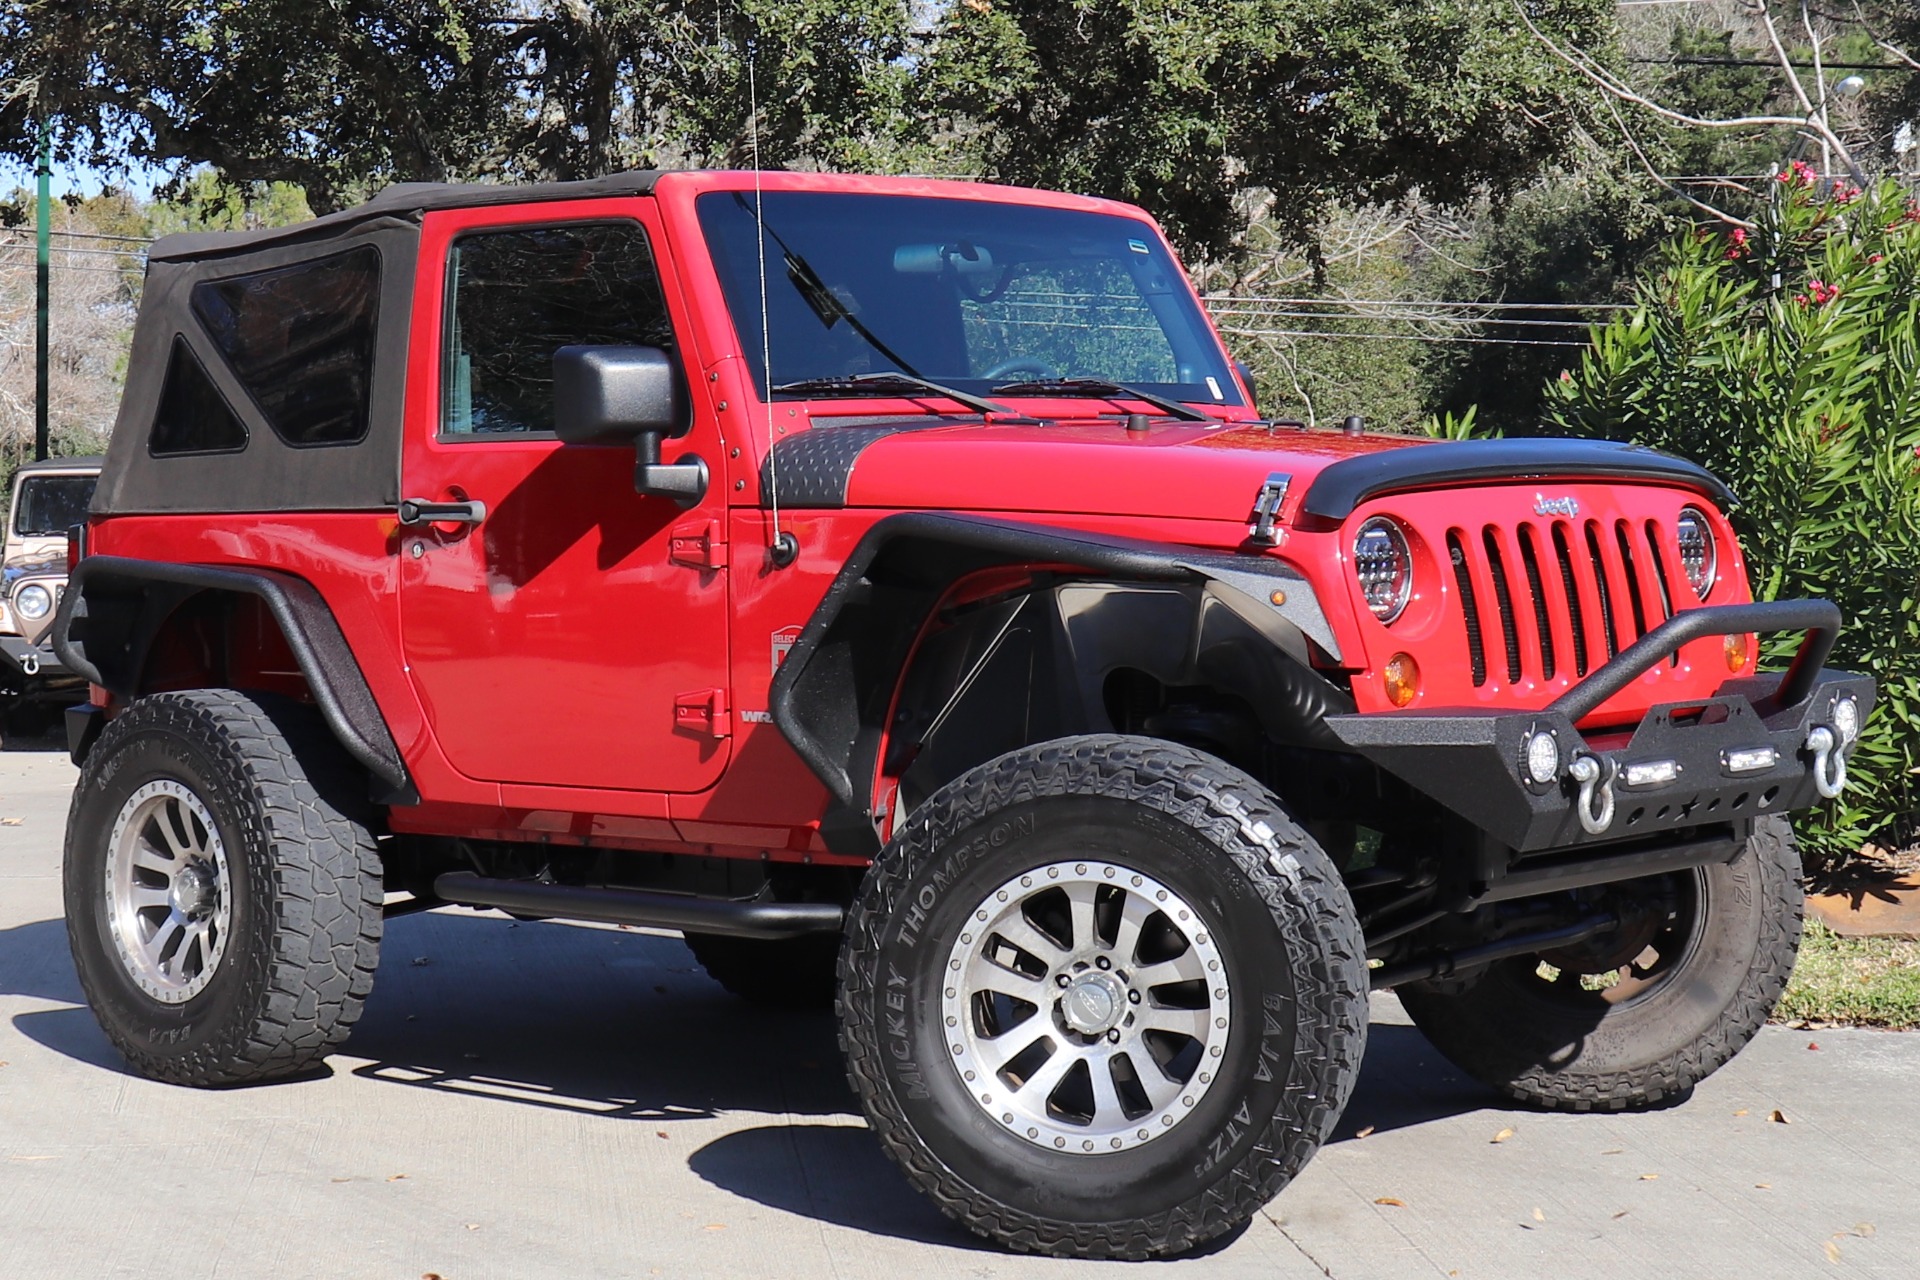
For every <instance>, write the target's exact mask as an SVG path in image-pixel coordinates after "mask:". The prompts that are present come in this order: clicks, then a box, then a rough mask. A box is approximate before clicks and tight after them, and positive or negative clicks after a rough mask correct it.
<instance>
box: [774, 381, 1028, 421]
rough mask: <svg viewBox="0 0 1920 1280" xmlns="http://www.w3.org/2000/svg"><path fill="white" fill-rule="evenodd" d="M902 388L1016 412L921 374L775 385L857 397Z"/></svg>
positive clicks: (795, 392)
mask: <svg viewBox="0 0 1920 1280" xmlns="http://www.w3.org/2000/svg"><path fill="white" fill-rule="evenodd" d="M901 390H910V391H926V392H931V393H932V394H934V395H936V396H944V397H945V398H946V399H948V400H951V401H953V402H954V403H955V404H963V405H965V406H967V408H969V409H972V410H974V411H976V412H978V413H1005V414H1011V413H1013V410H1011V409H1009V408H1007V406H1005V405H1003V404H995V403H994V402H993V401H991V400H988V399H985V398H983V397H981V396H976V395H972V394H970V393H968V392H965V391H960V390H956V389H955V388H953V387H948V386H942V385H941V384H940V383H938V382H934V381H932V380H931V379H928V378H923V377H921V376H920V375H919V374H917V373H893V372H885V373H855V374H842V375H839V376H836V377H826V378H801V379H800V380H799V381H797V382H783V383H781V384H780V385H779V386H777V387H775V388H774V391H775V393H776V394H777V393H781V392H785V393H786V394H788V395H805V394H808V393H813V394H818V395H827V394H832V393H835V392H837V393H839V394H841V395H854V396H859V395H873V394H876V393H877V394H881V395H884V394H886V393H888V392H898V391H901Z"/></svg>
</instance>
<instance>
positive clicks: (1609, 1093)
mask: <svg viewBox="0 0 1920 1280" xmlns="http://www.w3.org/2000/svg"><path fill="white" fill-rule="evenodd" d="M1747 859H1751V860H1752V872H1753V889H1754V894H1753V909H1754V910H1755V911H1757V912H1758V914H1759V919H1758V924H1759V931H1760V934H1759V940H1758V943H1757V945H1756V946H1755V947H1754V949H1753V953H1752V955H1751V957H1750V958H1749V960H1748V963H1747V966H1746V969H1745V972H1744V973H1743V974H1742V975H1741V977H1740V981H1739V986H1738V988H1737V990H1736V992H1735V994H1734V997H1733V999H1732V1000H1731V1001H1730V1002H1729V1003H1728V1004H1727V1005H1726V1006H1725V1007H1724V1008H1723V1009H1722V1010H1721V1011H1720V1013H1719V1016H1718V1017H1717V1018H1716V1019H1715V1020H1714V1022H1713V1023H1712V1025H1711V1026H1709V1027H1708V1028H1707V1029H1706V1031H1705V1032H1704V1033H1703V1034H1701V1035H1699V1036H1696V1037H1694V1038H1692V1039H1690V1040H1687V1041H1686V1042H1685V1043H1683V1044H1679V1045H1675V1046H1673V1047H1672V1049H1671V1050H1670V1051H1669V1052H1667V1053H1665V1054H1663V1055H1662V1056H1660V1057H1658V1058H1657V1060H1655V1061H1653V1062H1650V1063H1648V1064H1646V1065H1645V1066H1641V1067H1638V1068H1635V1069H1632V1070H1622V1071H1581V1070H1578V1069H1577V1064H1576V1068H1575V1069H1573V1070H1567V1069H1561V1070H1554V1069H1552V1068H1549V1067H1546V1066H1544V1065H1538V1066H1533V1067H1530V1068H1528V1069H1526V1070H1523V1071H1519V1072H1515V1073H1506V1072H1503V1070H1502V1067H1501V1065H1500V1064H1499V1063H1498V1062H1497V1061H1495V1060H1492V1059H1490V1058H1489V1057H1488V1054H1487V1050H1488V1048H1489V1047H1490V1043H1491V1042H1490V1041H1489V1040H1488V1039H1486V1038H1484V1037H1481V1036H1478V1035H1477V1034H1476V1033H1475V1032H1474V1031H1473V1030H1472V1029H1471V1028H1469V1027H1468V1026H1466V1025H1464V1024H1459V1023H1456V1022H1455V1020H1454V1019H1452V1018H1451V1017H1449V1016H1448V1013H1447V1010H1446V1008H1445V1004H1444V1002H1445V1000H1446V999H1447V997H1445V996H1442V997H1441V998H1440V999H1439V1000H1438V1001H1434V1002H1432V1003H1429V1002H1428V1000H1427V999H1426V998H1424V997H1423V996H1421V995H1420V994H1419V993H1418V992H1414V993H1401V998H1402V1002H1403V1003H1404V1004H1405V1005H1406V1007H1407V1010H1408V1013H1409V1014H1410V1015H1412V1017H1413V1018H1414V1021H1415V1023H1416V1024H1417V1025H1418V1026H1419V1027H1420V1029H1421V1031H1422V1032H1424V1033H1425V1034H1426V1035H1427V1036H1428V1037H1429V1038H1430V1039H1432V1040H1433V1041H1434V1043H1435V1045H1436V1046H1437V1047H1438V1048H1439V1049H1440V1050H1441V1052H1442V1053H1444V1054H1446V1055H1447V1057H1448V1058H1450V1059H1451V1060H1452V1061H1454V1062H1455V1063H1456V1064H1457V1065H1459V1066H1460V1067H1462V1068H1463V1069H1465V1070H1466V1071H1467V1072H1468V1073H1469V1074H1472V1075H1474V1076H1476V1077H1478V1078H1479V1079H1481V1080H1482V1081H1483V1082H1484V1083H1487V1084H1490V1085H1492V1086H1493V1087H1494V1088H1496V1089H1498V1090H1500V1092H1502V1093H1504V1094H1506V1095H1507V1096H1508V1097H1509V1098H1512V1099H1514V1100H1515V1101H1517V1102H1522V1103H1525V1104H1527V1105H1528V1106H1532V1107H1537V1108H1539V1109H1541V1110H1545V1111H1573V1112H1589V1111H1626V1110H1631V1109H1634V1108H1640V1107H1650V1106H1656V1105H1658V1104H1659V1103H1661V1102H1664V1101H1667V1100H1669V1099H1671V1098H1675V1097H1680V1096H1684V1095H1685V1094H1686V1093H1687V1092H1688V1091H1689V1090H1691V1089H1692V1088H1693V1087H1694V1086H1695V1085H1697V1084H1699V1083H1700V1082H1701V1081H1702V1080H1704V1079H1706V1078H1707V1077H1708V1076H1710V1075H1712V1074H1713V1073H1714V1072H1715V1071H1718V1070H1719V1069H1720V1068H1721V1067H1723V1066H1725V1065H1726V1064H1727V1063H1728V1062H1729V1061H1731V1060H1732V1059H1733V1056H1734V1055H1735V1054H1737V1053H1739V1052H1740V1050H1742V1049H1744V1048H1745V1047H1746V1046H1747V1044H1748V1042H1749V1041H1751V1040H1752V1039H1753V1037H1754V1036H1755V1035H1757V1034H1758V1033H1759V1031H1760V1028H1761V1027H1763V1026H1765V1025H1766V1022H1767V1019H1768V1018H1769V1017H1770V1016H1771V1015H1772V1013H1773V1010H1774V1006H1775V1005H1777V1004H1778V1003H1779V1002H1780V997H1781V995H1782V994H1783V993H1784V992H1785V991H1786V989H1787V980H1788V978H1789V977H1790V976H1791V975H1792V973H1793V963H1794V957H1795V956H1796V955H1797V954H1798V952H1799V947H1800V930H1801V925H1802V923H1803V917H1804V915H1805V910H1806V898H1805V894H1804V892H1803V891H1802V888H1801V883H1802V875H1803V870H1802V866H1801V861H1800V854H1799V850H1798V847H1797V845H1796V844H1795V842H1794V837H1793V828H1792V826H1791V825H1790V824H1789V823H1788V821H1787V820H1786V819H1785V818H1783V817H1777V816H1775V817H1767V818H1762V819H1760V820H1759V821H1758V822H1756V823H1755V824H1754V828H1753V834H1752V835H1751V836H1750V837H1749V838H1748V840H1747V846H1746V850H1745V852H1744V853H1743V854H1741V855H1740V859H1739V860H1747Z"/></svg>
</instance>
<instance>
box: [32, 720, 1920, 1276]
mask: <svg viewBox="0 0 1920 1280" xmlns="http://www.w3.org/2000/svg"><path fill="white" fill-rule="evenodd" d="M72 781H73V770H72V768H71V767H70V766H69V765H68V764H67V762H66V760H65V759H64V757H63V756H62V755H60V754H59V753H57V752H53V751H47V750H38V751H35V750H7V751H0V823H4V824H5V825H0V1275H4V1276H6V1277H8V1280H27V1278H29V1277H70V1276H85V1277H88V1278H89V1280H95V1278H99V1277H111V1276H123V1275H124V1276H137V1277H140V1278H141V1280H169V1278H171V1277H212V1276H221V1277H239V1278H243V1280H255V1278H264V1277H273V1278H275V1280H299V1278H303V1277H315V1278H316V1280H338V1278H343V1277H354V1278H358V1277H368V1278H384V1277H392V1278H394V1280H415V1278H416V1277H421V1276H427V1275H433V1276H439V1277H444V1280H479V1278H481V1277H512V1278H513V1280H524V1278H527V1277H547V1276H554V1277H567V1278H568V1280H579V1278H580V1277H614V1276H620V1277H625V1276H731V1275H751V1276H760V1277H772V1278H781V1280H784V1278H785V1277H813V1276H831V1277H845V1278H847V1280H852V1278H853V1277H875V1278H876V1280H899V1278H900V1277H907V1276H911V1277H919V1276H956V1277H958V1276H979V1277H1025V1276H1049V1277H1051V1276H1060V1277H1065V1276H1076V1277H1077V1276H1081V1275H1092V1274H1095V1273H1099V1274H1112V1275H1119V1274H1121V1273H1123V1272H1124V1273H1128V1274H1133V1275H1153V1276H1161V1275H1167V1276H1174V1275H1179V1276H1185V1275H1195V1276H1206V1277H1209V1278H1210V1280H1214V1278H1218V1280H1226V1278H1228V1277H1239V1276H1246V1277H1259V1278H1260V1280H1290V1278H1291V1277H1324V1276H1332V1277H1339V1278H1340V1280H1349V1278H1350V1277H1352V1278H1360V1277H1364V1278H1368V1280H1373V1278H1376V1277H1401V1276H1406V1277H1428V1276H1459V1277H1467V1278H1481V1277H1484V1278H1489V1280H1491V1278H1494V1277H1511V1278H1516V1280H1519V1278H1526V1280H1531V1278H1533V1277H1547V1276H1551V1277H1588V1276H1594V1277H1614V1276H1618V1277H1630V1278H1631V1280H1658V1278H1663V1277H1669V1276H1679V1277H1739V1278H1740V1280H1758V1278H1760V1277H1776V1276H1777V1277H1797V1276H1825V1275H1836V1276H1841V1275H1858V1276H1886V1277H1898V1278H1899V1280H1912V1278H1913V1277H1915V1276H1920V1160H1917V1159H1916V1147H1917V1146H1920V1035H1890V1034H1882V1033H1874V1032H1860V1031H1852V1032H1850V1031H1821V1032H1817V1033H1810V1032H1805V1031H1792V1030H1788V1029H1785V1028H1769V1029H1768V1030H1766V1031H1765V1032H1764V1033H1762V1035H1761V1037H1760V1039H1759V1040H1758V1041H1757V1042H1756V1043H1755V1044H1754V1045H1753V1046H1752V1047H1751V1048H1749V1049H1748V1050H1747V1052H1746V1053H1745V1054H1743V1055H1742V1056H1741V1057H1740V1058H1739V1059H1738V1060H1737V1061H1735V1062H1734V1063H1733V1064H1732V1065H1731V1066H1729V1067H1728V1068H1727V1069H1725V1070H1723V1071H1722V1072H1720V1074H1719V1075H1717V1076H1715V1077H1714V1078H1713V1079H1711V1080H1709V1081H1708V1082H1707V1083H1706V1084H1704V1085H1703V1086H1701V1088H1700V1089H1699V1090H1698V1091H1697V1093H1696V1094H1695V1096H1694V1097H1693V1098H1692V1099H1690V1100H1689V1101H1687V1102H1686V1103H1684V1104H1683V1105H1680V1106H1676V1107H1672V1108H1669V1109H1667V1110H1663V1111H1658V1112H1653V1113H1650V1114H1643V1115H1634V1116H1621V1117H1576V1116H1543V1115H1536V1114H1534V1113H1531V1112H1524V1111H1516V1110H1509V1109H1507V1108H1505V1107H1503V1106H1502V1105H1501V1104H1500V1102H1499V1101H1498V1100H1497V1099H1496V1098H1494V1097H1493V1096H1491V1095H1490V1094H1489V1093H1487V1092H1486V1091H1485V1090H1483V1089H1481V1088H1479V1087H1478V1086H1476V1085H1474V1084H1472V1083H1470V1082H1468V1081H1466V1080H1464V1079H1463V1078H1462V1077H1461V1076H1459V1075H1458V1074H1457V1073H1455V1072H1454V1071H1452V1070H1451V1069H1450V1068H1449V1067H1448V1066H1447V1065H1446V1064H1445V1063H1444V1062H1442V1061H1441V1060H1440V1058H1439V1057H1438V1055H1437V1054H1435V1053H1434V1052H1433V1050H1432V1049H1431V1048H1430V1047H1429V1046H1428V1045H1427V1043H1426V1041H1425V1040H1424V1039H1422V1038H1421V1036H1420V1035H1419V1033H1418V1032H1416V1031H1414V1030H1413V1029H1412V1028H1411V1027H1409V1026H1408V1025H1407V1024H1406V1019H1405V1018H1404V1017H1403V1016H1402V1015H1401V1013H1400V1010H1399V1008H1398V1006H1397V1005H1396V1004H1395V1003H1394V1002H1393V1001H1392V999H1391V998H1382V999H1378V1000H1376V1003H1375V1009H1374V1012H1375V1022H1374V1028H1373V1036H1372V1041H1371V1044H1370V1047H1369V1049H1368V1054H1367V1060H1366V1069H1365V1075H1364V1077H1363V1079H1362V1081H1361V1084H1360V1088H1359V1093H1358V1095H1357V1096H1356V1098H1355V1099H1354V1102H1353V1105H1352V1107H1351V1108H1350V1109H1349V1111H1348V1113H1347V1117H1346V1120H1345V1122H1344V1123H1343V1124H1342V1125H1341V1127H1340V1131H1339V1133H1338V1134H1337V1135H1336V1137H1335V1138H1334V1140H1333V1141H1332V1142H1331V1143H1330V1144H1329V1145H1328V1146H1327V1148H1326V1149H1325V1150H1324V1151H1322V1152H1321V1154H1320V1155H1319V1157H1318V1158H1317V1159H1315V1161H1314V1162H1313V1163H1312V1164H1311V1165H1310V1166H1309V1167H1308V1169H1307V1171H1306V1172H1305V1173H1304V1174H1303V1175H1302V1176H1301V1178H1300V1179H1299V1180H1298V1181H1297V1182H1296V1183H1295V1184H1294V1185H1293V1186H1292V1187H1291V1188H1289V1189H1288V1190H1287V1191H1286V1192H1285V1193H1284V1194H1283V1195H1282V1196H1281V1197H1280V1198H1279V1199H1278V1200H1277V1201H1275V1202H1274V1203H1273V1204H1272V1205H1270V1206H1269V1207H1268V1209H1267V1211H1266V1214H1265V1215H1264V1216H1263V1217H1261V1218H1259V1219H1257V1220H1256V1221H1255V1222H1254V1223H1253V1225H1252V1226H1251V1227H1249V1228H1248V1229H1247V1230H1246V1231H1244V1232H1242V1233H1241V1234H1240V1235H1238V1236H1237V1237H1235V1238H1233V1239H1231V1240H1229V1241H1227V1242H1226V1243H1225V1244H1223V1245H1221V1246H1219V1247H1217V1248H1216V1249H1214V1250H1213V1251H1212V1252H1211V1253H1210V1254H1208V1255H1207V1256H1203V1257H1197V1258H1187V1259H1181V1260H1177V1261H1173V1262H1165V1263H1148V1264H1140V1265H1134V1266H1129V1265H1127V1264H1082V1263H1069V1262H1056V1261H1051V1260H1046V1259H1036V1258H1025V1257H1018V1256H1012V1255H1008V1254H1005V1253H1001V1252H998V1251H996V1250H993V1249H989V1248H986V1247H984V1246H982V1245H980V1244H979V1243H977V1242H976V1241H974V1240H973V1239H972V1238H971V1237H970V1236H968V1235H966V1234H965V1233H963V1232H961V1231H960V1230H959V1229H958V1228H956V1227H954V1226H953V1225H952V1224H950V1223H948V1222H947V1221H946V1220H945V1219H944V1218H942V1217H941V1216H940V1215H939V1214H938V1213H937V1212H936V1211H935V1210H934V1209H933V1208H932V1207H930V1206H929V1205H928V1204H927V1203H925V1202H923V1201H922V1200H921V1199H920V1198H919V1197H918V1196H917V1195H916V1194H915V1193H914V1192H913V1191H911V1190H910V1189H909V1188H908V1187H907V1185H906V1184H905V1183H904V1182H903V1181H902V1180H901V1178H900V1177H899V1176H898V1175H897V1174H896V1173H895V1172H894V1170H893V1168H892V1166H891V1165H890V1164H888V1162H887V1160H886V1159H885V1157H883V1156H882V1155H881V1153H880V1150H879V1148H878V1146H877V1145H876V1144H875V1143H874V1141H873V1140H872V1138H871V1137H870V1136H869V1135H868V1133H867V1131H866V1128H865V1126H864V1123H863V1121H862V1120H861V1119H860V1117H859V1113H858V1108H857V1106H856V1105H855V1103H854V1100H853V1098H852V1096H851V1095H850V1094H849V1092H848V1090H847V1087H846V1084H845V1081H844V1078H843V1077H842V1074H841V1070H840V1065H839V1062H838V1060H837V1054H836V1052H835V1048H834V1032H833V1025H832V1021H831V1019H830V1018H828V1017H826V1016H804V1015H772V1014H768V1013H765V1012H761V1011H756V1010H754V1009H752V1008H750V1007H748V1006H746V1005H744V1004H741V1003H739V1002H737V1001H735V1000H733V999H731V998H729V997H728V996H727V995H725V994H724V993H723V992H722V991H721V990H720V989H719V988H718V987H716V986H715V985H713V984H712V983H711V982H709V981H708V980H707V979H706V978H705V977H704V976H702V974H701V973H700V972H699V971H698V969H697V968H696V967H695V966H694V964H693V962H692V959H691V957H690V956H689V955H688V954H687V952H686V949H685V948H684V947H683V946H682V945H681V944H680V942H679V941H678V940H677V939H675V938H673V937H670V936H653V935H650V934H645V933H640V932H634V931H623V930H613V929H602V928H592V927H579V926H569V925H561V924H515V923H512V922H510V921H507V920H505V919H499V918H488V917H482V916H478V915H475V914H473V913H471V912H459V911H451V910H449V911H441V912H433V913H430V914H427V915H422V916H413V917H408V918H404V919H400V920H397V921H394V922H393V923H392V925H391V926H390V929H389V932H388V935H387V945H386V951H385V956H384V959H383V961H382V964H381V970H380V980H379V985H378V987H377V988H376V990H375V994H374V996H373V999H372V1001H371V1003H370V1004H369V1006H368V1008H367V1012H366V1016H365V1018H364V1019H363V1020H362V1022H361V1024H360V1027H359V1029H358V1030H357V1031H356V1032H355V1034H354V1037H353V1040H352V1042H351V1043H350V1044H349V1045H348V1046H347V1051H346V1052H345V1053H342V1054H340V1055H338V1056H336V1057H335V1058H333V1059H332V1060H331V1062H330V1063H329V1070H328V1071H327V1072H326V1073H325V1074H324V1075H322V1076H319V1077H317V1078H314V1079H310V1080H306V1081H302V1082H298V1083H293V1084H282V1085H274V1086H268V1087H261V1088H252V1089H236V1090H227V1091H221V1092H195V1091H192V1090H187V1089H178V1088H172V1087H169V1086H166V1085H158V1084H151V1083H148V1082H146V1081H143V1080H138V1079H135V1078H133V1077H132V1076H129V1075H127V1074H126V1073H125V1072H124V1070H123V1068H122V1066H121V1063H120V1061H119V1060H118V1058H117V1056H116V1055H115V1054H114V1052H113V1051H112V1050H111V1049H110V1048H109V1047H108V1045H107V1043H106V1041H105V1039H104V1038H103V1037H102V1035H101V1034H100V1032H99V1030H98V1028H97V1027H96V1026H95V1025H94V1021H93V1017H92V1015H91V1014H90V1013H89V1012H88V1011H87V1010H86V1009H85V1008H84V1007H83V1006H82V1005H81V1004H80V991H79V986H78V984H77V982H76V981H75V979H74V974H73V967H72V963H71V961H70V960H69V958H68V955H67V945H66V939H65V935H64V932H63V928H62V925H61V922H60V919H59V916H60V886H59V859H60V841H61V832H62V828H63V825H64V822H65V816H66V807H67V795H68V791H69V788H70V787H71V785H72ZM15 819H17V820H18V824H17V825H14V820H15ZM1816 1044H1817V1046H1818V1048H1817V1049H1816V1048H1815V1047H1814V1046H1815V1045H1816ZM1776 1109H1777V1110H1778V1111H1779V1112H1780V1113H1781V1114H1782V1115H1783V1116H1784V1117H1785V1119H1786V1120H1787V1123H1778V1122H1775V1121H1773V1120H1771V1119H1770V1118H1769V1117H1770V1113H1772V1112H1773V1111H1775V1110H1776ZM1506 1130H1511V1131H1512V1132H1511V1135H1510V1136H1508V1137H1505V1138H1504V1139H1501V1140H1496V1138H1497V1137H1498V1135H1500V1134H1501V1133H1502V1132H1503V1131H1506Z"/></svg>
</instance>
